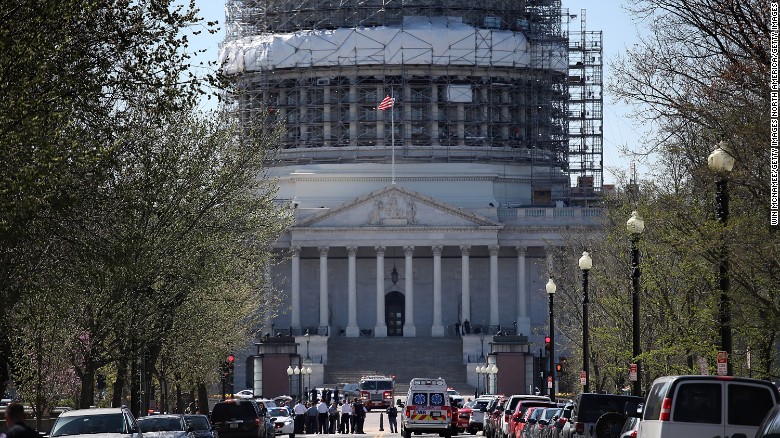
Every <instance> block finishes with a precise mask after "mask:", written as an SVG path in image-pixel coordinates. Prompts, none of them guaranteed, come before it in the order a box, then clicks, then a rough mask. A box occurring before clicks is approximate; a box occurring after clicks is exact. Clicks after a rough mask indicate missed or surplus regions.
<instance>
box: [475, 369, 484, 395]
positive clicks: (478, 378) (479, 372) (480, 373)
mask: <svg viewBox="0 0 780 438" xmlns="http://www.w3.org/2000/svg"><path fill="white" fill-rule="evenodd" d="M475 371H476V372H477V394H482V393H481V392H480V390H479V389H480V388H479V386H480V385H479V381H480V380H482V365H477V368H475Z"/></svg>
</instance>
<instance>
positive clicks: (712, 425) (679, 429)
mask: <svg viewBox="0 0 780 438" xmlns="http://www.w3.org/2000/svg"><path fill="white" fill-rule="evenodd" d="M778 402H780V394H778V391H777V388H776V387H775V386H774V385H772V384H771V383H770V382H767V381H764V380H757V379H748V378H740V377H731V376H665V377H659V378H657V379H655V380H654V381H653V384H652V386H651V387H650V391H649V392H648V394H647V401H646V402H645V404H644V407H643V410H642V421H641V422H640V423H639V432H638V433H637V436H638V437H649V438H677V437H685V438H689V437H691V436H692V431H695V435H696V436H724V437H725V436H728V437H735V436H740V435H741V436H748V437H752V436H755V435H756V433H757V432H758V430H759V426H760V425H761V422H762V421H763V419H764V417H765V416H766V415H767V413H768V412H769V411H770V410H771V409H772V408H773V407H775V405H777V404H778ZM637 415H638V414H637Z"/></svg>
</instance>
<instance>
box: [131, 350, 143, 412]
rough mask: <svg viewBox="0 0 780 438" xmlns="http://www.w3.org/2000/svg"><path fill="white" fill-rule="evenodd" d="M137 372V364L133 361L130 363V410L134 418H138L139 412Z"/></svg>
mask: <svg viewBox="0 0 780 438" xmlns="http://www.w3.org/2000/svg"><path fill="white" fill-rule="evenodd" d="M138 376H139V371H138V363H137V362H136V361H135V360H131V362H130V410H131V411H132V412H133V416H134V417H135V418H138V417H139V415H138V414H139V412H140V410H141V400H140V398H139V395H140V394H139V392H138V383H139V379H138Z"/></svg>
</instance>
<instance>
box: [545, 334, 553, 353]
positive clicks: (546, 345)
mask: <svg viewBox="0 0 780 438" xmlns="http://www.w3.org/2000/svg"><path fill="white" fill-rule="evenodd" d="M550 341H551V339H550V337H549V336H545V337H544V351H545V353H546V354H547V355H548V356H549V355H550V349H551V348H552V345H551V344H550Z"/></svg>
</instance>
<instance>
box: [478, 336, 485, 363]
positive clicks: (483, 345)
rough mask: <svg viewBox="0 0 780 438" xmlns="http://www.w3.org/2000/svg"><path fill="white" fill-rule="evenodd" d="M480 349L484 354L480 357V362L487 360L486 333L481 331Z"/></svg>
mask: <svg viewBox="0 0 780 438" xmlns="http://www.w3.org/2000/svg"><path fill="white" fill-rule="evenodd" d="M479 348H480V350H481V351H482V354H481V355H480V356H479V359H480V360H485V331H484V329H483V330H480V331H479Z"/></svg>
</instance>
